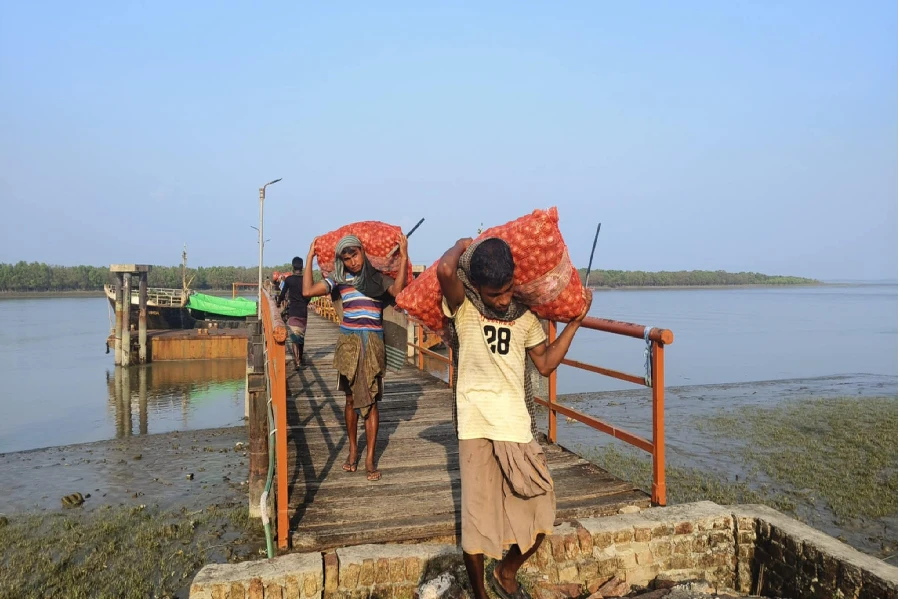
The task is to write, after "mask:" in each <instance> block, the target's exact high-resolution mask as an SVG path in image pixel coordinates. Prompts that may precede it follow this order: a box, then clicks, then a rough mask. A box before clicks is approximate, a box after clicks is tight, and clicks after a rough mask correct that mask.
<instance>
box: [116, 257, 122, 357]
mask: <svg viewBox="0 0 900 599" xmlns="http://www.w3.org/2000/svg"><path fill="white" fill-rule="evenodd" d="M115 363H116V366H119V365H120V364H122V273H120V272H117V273H116V353H115Z"/></svg>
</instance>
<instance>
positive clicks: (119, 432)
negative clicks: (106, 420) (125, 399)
mask: <svg viewBox="0 0 900 599" xmlns="http://www.w3.org/2000/svg"><path fill="white" fill-rule="evenodd" d="M123 370H125V369H124V368H122V367H121V366H116V371H115V374H114V376H115V383H114V388H113V400H114V401H113V411H114V412H115V416H116V439H121V438H122V437H124V436H125V425H124V421H123V419H122V371H123Z"/></svg>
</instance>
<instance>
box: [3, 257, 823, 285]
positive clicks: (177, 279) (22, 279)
mask: <svg viewBox="0 0 900 599" xmlns="http://www.w3.org/2000/svg"><path fill="white" fill-rule="evenodd" d="M275 270H277V271H278V272H285V271H290V270H291V266H290V265H289V264H281V265H278V266H267V267H265V270H264V271H263V274H264V276H267V277H268V276H271V275H272V271H275ZM585 270H586V269H583V268H582V269H581V270H579V273H580V274H581V277H582V280H583V279H584V273H585ZM187 278H188V281H190V286H191V288H192V289H231V284H232V283H235V282H245V283H253V282H255V281H256V278H257V269H256V268H255V267H244V266H201V267H198V268H189V269H187ZM317 278H318V277H317ZM113 280H114V279H113V277H112V276H111V275H110V272H109V267H107V266H50V265H48V264H44V263H42V262H18V263H16V264H5V263H0V292H2V291H100V290H102V289H103V285H104V283H112V282H113ZM590 283H591V285H592V286H598V287H599V286H602V287H675V286H678V287H680V286H697V287H703V286H714V285H814V284H817V283H819V281H816V280H815V279H804V278H801V277H786V276H769V275H764V274H760V273H757V272H738V273H731V272H725V271H724V270H715V271H713V270H682V271H677V272H644V271H640V270H592V271H591V281H590ZM148 284H149V286H150V287H169V288H175V289H180V288H181V267H180V266H154V267H153V268H152V269H151V270H150V276H149V280H148Z"/></svg>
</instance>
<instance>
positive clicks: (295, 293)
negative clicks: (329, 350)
mask: <svg viewBox="0 0 900 599" xmlns="http://www.w3.org/2000/svg"><path fill="white" fill-rule="evenodd" d="M291 268H293V269H294V272H293V273H292V274H291V275H290V276H288V277H286V278H285V279H284V280H282V282H281V293H279V294H278V304H279V305H281V304H284V300H285V297H287V326H288V330H289V331H290V339H291V354H292V356H293V358H294V368H295V369H297V370H300V366H301V365H302V364H303V342H304V339H305V338H306V319H307V316H308V313H309V299H308V298H307V297H305V296H304V295H303V258H301V257H299V256H294V259H293V260H291Z"/></svg>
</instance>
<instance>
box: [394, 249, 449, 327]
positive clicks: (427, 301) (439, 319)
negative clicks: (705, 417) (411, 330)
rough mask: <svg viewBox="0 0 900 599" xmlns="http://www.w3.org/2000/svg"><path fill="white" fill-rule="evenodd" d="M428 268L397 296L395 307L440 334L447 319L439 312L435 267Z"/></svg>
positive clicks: (440, 294) (439, 301) (439, 298)
mask: <svg viewBox="0 0 900 599" xmlns="http://www.w3.org/2000/svg"><path fill="white" fill-rule="evenodd" d="M438 262H440V260H438V261H437V262H435V263H434V264H432V265H431V266H429V267H428V268H426V269H425V271H424V272H423V273H422V274H420V275H419V278H417V279H416V280H415V281H413V282H412V283H410V284H409V285H407V286H406V289H404V290H403V291H401V292H400V294H399V295H398V296H397V307H398V308H400V309H402V310H406V311H407V312H408V313H409V315H410V316H412V317H413V318H416V319H418V320H420V321H421V322H422V324H424V325H425V326H426V327H428V328H429V329H431V330H432V331H437V332H442V331H443V330H444V329H445V325H446V324H447V319H446V317H445V316H444V313H443V311H442V310H441V299H442V298H443V294H442V293H441V284H440V282H439V281H438V278H437V265H438Z"/></svg>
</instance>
